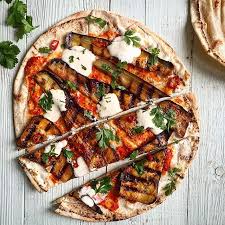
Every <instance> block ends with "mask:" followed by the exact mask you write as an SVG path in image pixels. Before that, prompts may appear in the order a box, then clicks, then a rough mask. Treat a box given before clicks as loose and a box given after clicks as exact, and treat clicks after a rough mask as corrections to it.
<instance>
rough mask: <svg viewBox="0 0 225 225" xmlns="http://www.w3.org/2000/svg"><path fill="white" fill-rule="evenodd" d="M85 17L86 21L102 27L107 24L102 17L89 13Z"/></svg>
mask: <svg viewBox="0 0 225 225" xmlns="http://www.w3.org/2000/svg"><path fill="white" fill-rule="evenodd" d="M85 19H86V20H87V22H88V23H96V24H97V25H98V26H99V27H100V28H104V27H105V25H106V24H107V22H106V21H105V20H103V19H102V18H98V17H95V16H91V15H89V16H87V17H85Z"/></svg>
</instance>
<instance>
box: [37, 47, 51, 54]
mask: <svg viewBox="0 0 225 225" xmlns="http://www.w3.org/2000/svg"><path fill="white" fill-rule="evenodd" d="M38 51H39V52H40V53H44V54H47V53H49V52H51V49H50V48H49V47H42V48H39V49H38Z"/></svg>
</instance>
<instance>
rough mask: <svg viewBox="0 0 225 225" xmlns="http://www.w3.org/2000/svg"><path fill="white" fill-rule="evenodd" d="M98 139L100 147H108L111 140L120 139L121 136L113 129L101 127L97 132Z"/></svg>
mask: <svg viewBox="0 0 225 225" xmlns="http://www.w3.org/2000/svg"><path fill="white" fill-rule="evenodd" d="M96 139H97V141H98V145H99V147H100V148H103V149H105V148H107V147H108V146H109V142H110V141H116V142H118V141H119V138H118V137H117V136H116V135H115V134H114V133H113V131H112V130H110V129H107V128H100V129H99V131H98V132H97V133H96Z"/></svg>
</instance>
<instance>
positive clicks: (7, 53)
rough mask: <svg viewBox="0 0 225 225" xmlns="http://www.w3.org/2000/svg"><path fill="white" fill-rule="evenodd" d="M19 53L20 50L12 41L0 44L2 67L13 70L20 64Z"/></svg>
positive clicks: (0, 62)
mask: <svg viewBox="0 0 225 225" xmlns="http://www.w3.org/2000/svg"><path fill="white" fill-rule="evenodd" d="M19 53H20V50H19V48H18V47H17V46H16V45H14V44H13V43H12V42H11V41H2V42H0V65H2V66H4V67H5V68H9V69H12V68H13V67H14V66H15V65H16V64H17V63H18V59H17V55H18V54H19Z"/></svg>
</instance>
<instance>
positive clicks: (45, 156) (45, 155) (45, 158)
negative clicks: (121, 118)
mask: <svg viewBox="0 0 225 225" xmlns="http://www.w3.org/2000/svg"><path fill="white" fill-rule="evenodd" d="M56 155H57V154H56V153H55V145H54V144H53V145H51V149H50V151H49V152H46V153H45V152H44V153H43V154H42V157H41V158H42V161H43V162H44V163H48V160H49V157H51V156H56Z"/></svg>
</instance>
